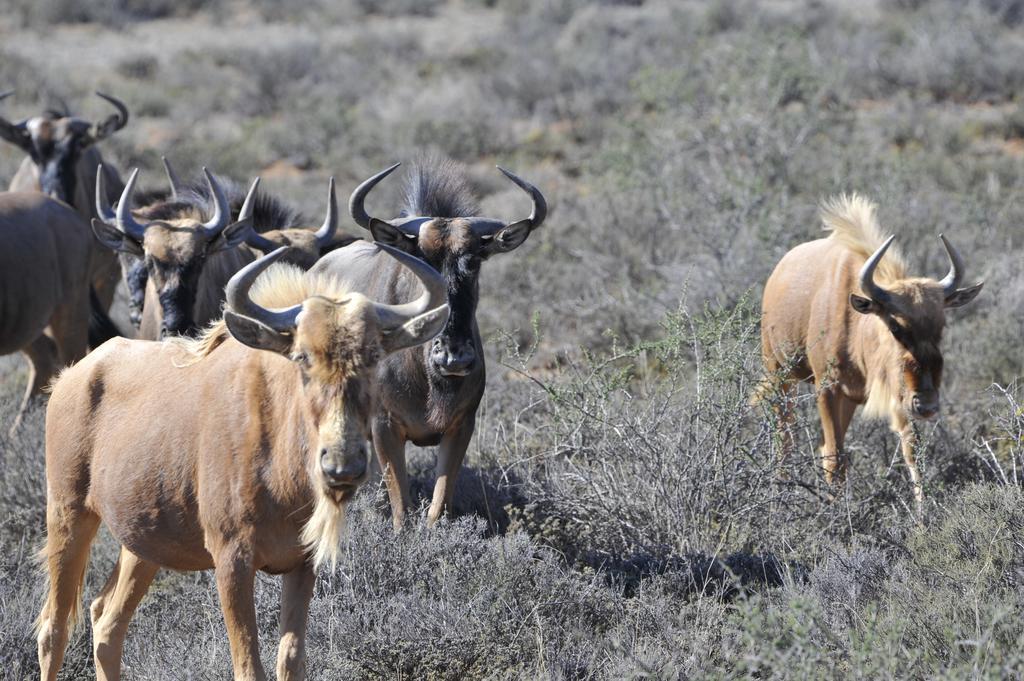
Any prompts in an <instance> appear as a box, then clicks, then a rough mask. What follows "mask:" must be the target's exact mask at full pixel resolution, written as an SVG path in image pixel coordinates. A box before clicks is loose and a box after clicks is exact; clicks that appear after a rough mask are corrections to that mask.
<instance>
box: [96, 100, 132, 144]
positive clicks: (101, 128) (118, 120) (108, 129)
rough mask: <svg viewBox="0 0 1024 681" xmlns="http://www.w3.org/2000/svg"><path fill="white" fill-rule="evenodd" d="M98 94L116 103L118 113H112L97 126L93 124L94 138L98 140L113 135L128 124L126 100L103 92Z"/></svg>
mask: <svg viewBox="0 0 1024 681" xmlns="http://www.w3.org/2000/svg"><path fill="white" fill-rule="evenodd" d="M96 96H97V97H102V98H103V99H105V100H107V101H108V102H110V103H111V104H113V105H114V108H115V109H117V113H115V114H113V115H111V116H110V117H109V118H107V120H105V121H103V122H102V123H97V124H96V125H95V126H93V129H94V132H93V140H94V141H97V142H98V141H99V140H101V139H103V138H104V137H108V136H110V135H112V134H113V133H115V132H117V131H118V130H120V129H121V128H123V127H124V126H126V125H127V124H128V107H127V106H125V105H124V102H122V101H121V100H120V99H118V98H117V97H111V96H110V95H106V94H103V93H102V92H97V93H96Z"/></svg>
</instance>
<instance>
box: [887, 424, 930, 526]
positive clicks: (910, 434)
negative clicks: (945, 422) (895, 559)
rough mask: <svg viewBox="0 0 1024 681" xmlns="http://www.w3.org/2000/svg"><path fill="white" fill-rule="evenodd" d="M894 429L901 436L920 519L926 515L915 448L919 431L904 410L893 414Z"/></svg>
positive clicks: (901, 446) (904, 458) (915, 509)
mask: <svg viewBox="0 0 1024 681" xmlns="http://www.w3.org/2000/svg"><path fill="white" fill-rule="evenodd" d="M892 429H893V431H894V432H895V433H896V434H897V435H899V436H900V449H902V450H903V461H904V462H906V464H907V470H908V471H910V482H911V484H913V486H914V511H915V512H916V513H917V517H918V519H919V520H920V519H922V518H923V517H924V488H923V487H922V485H921V472H920V471H919V470H918V468H917V458H916V456H915V455H914V450H915V449H916V448H917V432H916V431H915V430H914V424H913V423H911V422H910V419H908V418H907V417H906V415H904V414H903V413H902V412H898V413H897V414H895V415H894V416H893V419H892Z"/></svg>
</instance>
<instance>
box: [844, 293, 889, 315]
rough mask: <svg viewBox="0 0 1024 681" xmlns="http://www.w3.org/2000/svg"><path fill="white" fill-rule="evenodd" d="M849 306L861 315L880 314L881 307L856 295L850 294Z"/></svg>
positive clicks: (868, 299)
mask: <svg viewBox="0 0 1024 681" xmlns="http://www.w3.org/2000/svg"><path fill="white" fill-rule="evenodd" d="M850 306H851V307H852V308H853V309H854V310H856V311H857V312H860V313H861V314H880V313H881V312H882V306H881V305H879V304H878V303H876V302H875V301H873V300H871V299H870V298H865V297H864V296H858V295H857V294H856V293H851V294H850Z"/></svg>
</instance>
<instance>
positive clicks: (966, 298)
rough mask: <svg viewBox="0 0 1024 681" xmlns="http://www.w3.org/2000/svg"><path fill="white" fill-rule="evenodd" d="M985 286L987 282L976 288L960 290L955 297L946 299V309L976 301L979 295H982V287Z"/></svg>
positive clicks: (955, 293) (979, 284)
mask: <svg viewBox="0 0 1024 681" xmlns="http://www.w3.org/2000/svg"><path fill="white" fill-rule="evenodd" d="M984 285H985V282H983V281H980V282H978V283H977V284H975V285H974V286H968V287H967V288H958V289H957V290H956V291H955V292H954V293H953V295H951V296H950V297H949V298H946V307H960V306H961V305H966V304H967V303H969V302H971V301H972V300H974V299H975V298H976V297H977V296H978V294H979V293H981V287H982V286H984Z"/></svg>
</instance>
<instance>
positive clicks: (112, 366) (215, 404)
mask: <svg viewBox="0 0 1024 681" xmlns="http://www.w3.org/2000/svg"><path fill="white" fill-rule="evenodd" d="M251 293H252V296H251V297H253V298H255V299H258V300H259V301H260V302H262V303H263V304H264V305H269V304H274V305H275V306H285V305H289V304H295V303H301V304H302V312H301V313H300V314H299V315H298V319H297V322H296V326H295V328H294V329H293V330H292V331H291V333H287V334H282V336H281V338H283V339H285V341H284V342H286V343H288V344H289V345H288V347H282V346H281V345H278V344H277V342H276V341H275V343H272V344H269V346H268V347H274V348H275V349H276V352H275V351H268V350H257V349H253V348H251V347H248V346H246V345H243V344H242V343H240V342H239V341H238V340H236V339H235V338H234V337H233V336H232V335H231V334H230V333H229V332H228V329H227V327H226V325H225V324H223V323H217V324H214V325H213V326H212V327H210V328H209V329H207V330H206V332H205V333H204V334H203V335H202V336H201V337H200V338H199V339H196V340H194V341H183V340H174V341H167V342H161V343H157V342H151V341H138V340H134V341H132V340H125V339H115V340H113V341H110V342H108V343H106V344H104V345H103V346H102V347H101V348H100V349H98V350H97V351H96V352H93V353H92V354H90V355H89V356H88V357H86V358H85V359H84V360H82V361H81V362H79V363H78V364H76V365H75V366H74V367H72V368H70V369H69V370H67V371H66V372H64V373H63V374H62V375H61V377H60V379H59V380H58V381H57V383H56V384H55V386H54V390H53V396H52V397H51V400H50V405H49V408H48V411H47V421H46V482H47V540H46V547H45V550H44V556H45V560H46V563H47V572H48V577H49V585H48V591H47V599H46V604H45V605H44V607H43V610H42V612H41V614H40V617H39V626H38V632H37V640H38V645H39V660H40V667H41V669H42V674H43V676H44V678H55V677H56V674H57V670H58V669H59V667H60V664H61V660H62V658H63V650H64V646H65V645H66V643H67V637H68V631H69V630H68V621H69V619H70V618H71V617H72V615H73V614H74V613H75V612H76V609H77V608H78V607H79V600H80V598H81V584H82V580H83V574H84V569H85V564H86V562H87V560H88V555H89V545H90V543H91V541H92V539H93V536H94V535H95V531H96V528H97V527H98V525H99V523H100V522H101V521H102V522H103V523H105V524H106V525H107V526H108V528H109V529H110V531H111V533H112V534H113V536H114V537H115V538H116V539H117V541H118V542H119V543H120V544H121V545H122V553H121V559H120V560H119V562H118V567H116V568H115V571H114V574H113V575H112V576H111V578H110V580H108V583H107V586H105V587H104V589H103V591H102V592H101V594H100V596H99V597H98V598H97V599H96V601H94V602H93V604H92V607H91V613H92V617H93V622H94V632H93V633H94V640H95V641H96V646H95V648H94V655H95V659H96V665H97V675H98V676H99V677H100V678H103V674H110V675H116V674H117V673H119V665H120V659H119V658H120V650H121V646H122V643H123V640H124V636H125V632H126V631H127V626H128V621H129V620H130V618H131V615H132V612H133V611H134V608H135V606H136V605H137V604H138V601H139V600H140V599H141V598H142V595H143V594H144V593H145V590H146V588H147V587H148V584H149V581H150V580H151V579H152V578H153V575H154V574H155V573H156V571H157V569H158V568H159V567H167V568H171V569H175V570H205V569H210V568H213V569H214V571H215V575H216V581H217V587H218V591H219V595H220V599H221V604H222V610H223V613H224V618H225V622H226V625H227V631H228V636H229V641H230V648H231V657H232V666H233V669H234V673H235V677H236V678H246V679H248V678H263V673H262V668H261V663H260V656H259V649H258V636H257V635H256V629H257V628H256V616H255V612H254V605H253V601H252V598H253V596H252V588H253V578H254V575H255V572H256V571H257V570H264V571H267V572H271V573H275V574H284V575H285V577H284V586H283V588H282V606H281V612H282V621H281V632H282V638H281V645H280V647H279V651H280V652H279V660H278V673H279V678H280V677H285V676H287V677H288V678H291V677H290V676H288V675H290V674H295V673H297V672H298V670H300V669H301V667H302V665H303V660H302V649H303V637H304V631H305V621H306V614H307V612H308V603H309V598H310V597H311V595H312V583H313V571H314V568H315V566H317V565H319V564H321V563H324V562H330V563H332V564H333V563H334V562H336V561H337V558H338V555H339V551H340V548H339V541H340V538H341V532H342V530H343V528H344V518H345V515H344V508H345V505H346V504H347V503H348V501H349V500H351V498H352V496H353V495H354V493H355V490H356V488H357V486H358V485H359V484H361V483H362V482H363V481H365V479H366V475H367V453H368V449H367V446H366V445H367V440H368V438H369V435H370V423H369V418H370V413H371V409H372V407H373V404H374V401H375V395H376V386H375V381H376V380H377V374H376V368H377V366H376V365H377V362H378V361H379V359H380V358H381V357H383V356H385V355H386V354H387V353H388V352H393V351H397V350H399V349H401V347H402V346H395V347H394V348H393V349H391V350H386V349H385V347H386V342H385V341H386V338H385V334H384V333H383V332H382V329H381V326H380V321H379V319H378V312H377V308H376V307H375V305H374V304H373V303H371V302H370V301H369V300H367V299H366V298H365V297H364V296H362V295H361V294H350V293H347V292H346V291H345V288H344V286H342V285H340V284H339V283H338V282H337V281H335V280H334V279H331V278H327V277H309V278H308V279H303V278H302V277H300V276H299V273H298V272H297V271H296V270H295V268H292V267H287V266H282V267H276V268H273V269H272V270H270V271H268V272H265V276H264V277H263V278H262V279H261V280H260V282H259V285H258V286H257V287H255V289H254V290H253V291H252V292H251ZM439 309H440V308H439ZM445 312H446V309H445ZM239 319H243V320H244V318H239ZM417 319H419V318H417ZM413 321H415V320H413ZM443 322H444V317H441V318H440V319H439V321H438V322H437V323H436V324H434V325H433V326H432V327H431V329H432V333H435V334H436V333H437V331H439V330H440V325H441V324H443ZM234 323H238V324H241V326H234V327H232V328H234V330H235V332H236V333H242V334H243V335H242V337H246V338H249V336H246V335H245V334H246V333H248V332H246V331H242V332H240V331H239V329H243V330H245V329H250V328H253V327H250V326H246V324H250V325H255V322H253V321H251V320H250V321H248V322H245V321H237V320H236V322H234ZM401 328H405V327H401ZM392 331H394V329H392ZM250 340H251V338H250ZM410 342H412V341H410ZM417 342H422V340H417ZM387 347H391V346H387ZM168 395H173V396H174V399H171V400H169V399H167V397H168ZM328 471H331V472H330V473H328ZM101 670H102V674H101Z"/></svg>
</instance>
